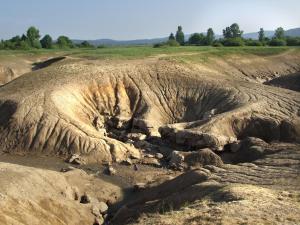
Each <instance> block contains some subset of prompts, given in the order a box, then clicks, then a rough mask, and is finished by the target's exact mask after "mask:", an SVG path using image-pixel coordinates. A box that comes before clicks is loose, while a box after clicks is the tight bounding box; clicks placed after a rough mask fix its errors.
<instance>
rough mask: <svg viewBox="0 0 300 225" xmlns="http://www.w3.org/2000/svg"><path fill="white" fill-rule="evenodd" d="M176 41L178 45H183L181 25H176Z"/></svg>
mask: <svg viewBox="0 0 300 225" xmlns="http://www.w3.org/2000/svg"><path fill="white" fill-rule="evenodd" d="M176 41H177V42H178V43H179V44H180V45H184V33H183V31H182V26H178V30H177V32H176Z"/></svg>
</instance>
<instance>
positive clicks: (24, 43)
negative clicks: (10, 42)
mask: <svg viewBox="0 0 300 225" xmlns="http://www.w3.org/2000/svg"><path fill="white" fill-rule="evenodd" d="M19 48H20V49H22V50H29V49H30V44H29V43H28V41H21V42H20V47H19Z"/></svg>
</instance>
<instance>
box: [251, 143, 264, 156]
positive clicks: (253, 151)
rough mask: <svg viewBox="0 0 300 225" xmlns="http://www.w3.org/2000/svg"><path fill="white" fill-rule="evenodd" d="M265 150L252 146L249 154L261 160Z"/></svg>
mask: <svg viewBox="0 0 300 225" xmlns="http://www.w3.org/2000/svg"><path fill="white" fill-rule="evenodd" d="M264 151H265V150H264V149H263V148H262V147H260V146H256V145H254V146H251V147H250V148H249V153H250V154H252V155H253V157H257V158H260V157H261V156H262V155H263V154H264Z"/></svg>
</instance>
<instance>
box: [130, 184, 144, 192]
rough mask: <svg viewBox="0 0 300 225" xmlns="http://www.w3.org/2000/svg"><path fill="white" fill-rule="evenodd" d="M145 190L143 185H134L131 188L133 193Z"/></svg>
mask: <svg viewBox="0 0 300 225" xmlns="http://www.w3.org/2000/svg"><path fill="white" fill-rule="evenodd" d="M145 189H146V184H145V183H136V184H135V185H134V186H133V190H134V191H141V190H145Z"/></svg>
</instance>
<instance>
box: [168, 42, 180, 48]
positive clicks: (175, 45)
mask: <svg viewBox="0 0 300 225" xmlns="http://www.w3.org/2000/svg"><path fill="white" fill-rule="evenodd" d="M166 44H167V45H168V46H171V47H178V46H179V45H180V44H179V43H178V42H177V41H175V40H169V41H167V43H166Z"/></svg>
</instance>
